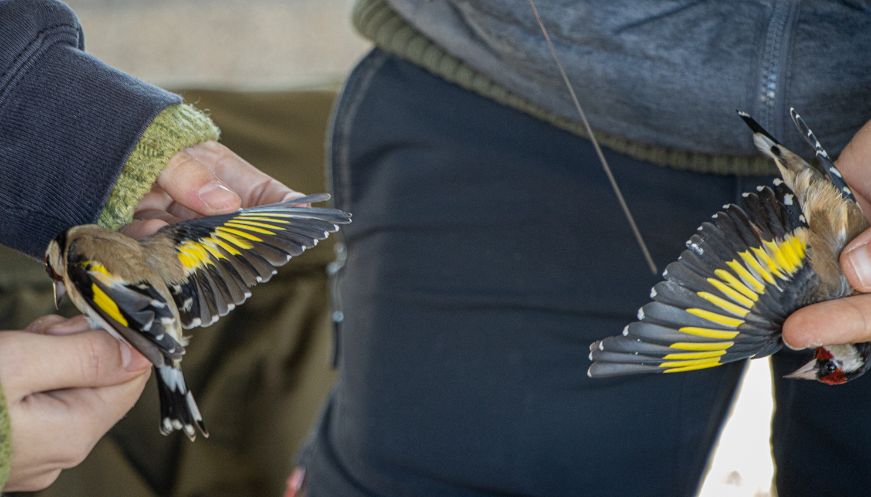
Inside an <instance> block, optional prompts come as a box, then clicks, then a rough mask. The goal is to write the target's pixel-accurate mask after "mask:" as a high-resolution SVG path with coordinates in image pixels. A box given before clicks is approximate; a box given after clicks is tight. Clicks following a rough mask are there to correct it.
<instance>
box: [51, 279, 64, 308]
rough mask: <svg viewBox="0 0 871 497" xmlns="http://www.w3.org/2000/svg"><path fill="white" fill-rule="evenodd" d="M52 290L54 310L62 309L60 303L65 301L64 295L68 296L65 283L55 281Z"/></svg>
mask: <svg viewBox="0 0 871 497" xmlns="http://www.w3.org/2000/svg"><path fill="white" fill-rule="evenodd" d="M52 288H53V289H54V308H55V309H60V302H61V300H63V298H64V295H66V293H67V289H66V287H65V286H64V282H63V281H55V282H54V285H53V286H52Z"/></svg>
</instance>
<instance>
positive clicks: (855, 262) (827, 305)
mask: <svg viewBox="0 0 871 497" xmlns="http://www.w3.org/2000/svg"><path fill="white" fill-rule="evenodd" d="M836 165H837V166H838V169H839V170H840V171H841V173H843V175H844V178H845V179H846V181H847V183H848V184H849V185H850V188H851V189H852V190H853V194H854V195H855V196H856V200H858V202H859V205H860V206H861V207H862V212H864V213H865V217H868V218H869V219H871V174H869V168H871V121H869V122H867V123H866V124H865V126H863V127H862V129H860V130H859V132H858V133H856V135H855V136H853V139H852V140H850V143H848V144H847V146H846V147H845V148H844V150H843V151H842V152H841V155H840V157H838V160H837V161H836ZM840 263H841V270H842V271H843V272H844V274H845V275H846V277H847V280H848V281H849V282H850V285H852V286H853V288H855V289H856V290H858V291H859V292H862V294H860V295H854V296H852V297H846V298H842V299H836V300H830V301H828V302H821V303H819V304H814V305H811V306H808V307H804V308H802V309H799V310H798V311H796V312H794V313H793V314H792V315H791V316H790V317H789V319H787V320H786V323H784V326H783V340H784V342H786V343H787V345H789V346H790V347H793V348H808V347H816V346H819V345H829V344H839V343H858V342H869V341H871V294H869V292H871V229H868V230H865V231H864V232H862V233H861V234H859V236H857V237H856V238H854V239H853V240H852V241H850V243H848V244H847V246H846V247H844V250H843V251H842V252H841V258H840Z"/></svg>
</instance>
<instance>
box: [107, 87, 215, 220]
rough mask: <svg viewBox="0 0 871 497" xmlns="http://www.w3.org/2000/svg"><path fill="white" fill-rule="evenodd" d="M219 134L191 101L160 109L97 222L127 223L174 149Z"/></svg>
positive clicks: (209, 138)
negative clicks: (190, 103)
mask: <svg viewBox="0 0 871 497" xmlns="http://www.w3.org/2000/svg"><path fill="white" fill-rule="evenodd" d="M219 135H220V131H219V130H218V128H217V126H215V124H214V123H213V122H212V120H211V119H209V118H208V116H206V115H205V114H203V113H202V112H200V111H199V110H197V109H196V107H194V106H193V105H188V104H177V105H171V106H169V107H167V108H165V109H163V111H161V112H160V114H158V115H157V117H155V118H154V121H152V122H151V124H149V125H148V128H146V129H145V132H144V133H142V137H141V138H140V139H139V143H137V144H136V147H134V148H133V150H132V151H131V152H130V155H129V156H128V157H127V162H126V163H125V164H124V168H123V169H122V170H121V174H120V175H118V180H117V181H116V182H115V187H114V188H113V189H112V193H110V194H109V199H108V200H107V201H106V205H105V206H104V207H103V212H101V213H100V217H99V219H98V221H97V222H98V223H99V224H100V225H101V226H104V227H106V228H109V229H118V228H120V227H122V226H124V225H125V224H127V223H129V222H130V221H131V220H132V219H133V210H134V209H135V208H136V205H137V204H138V203H139V201H140V200H142V197H144V196H145V194H146V193H148V191H149V190H150V189H151V186H152V185H153V184H154V182H155V181H156V180H157V176H158V175H159V174H160V171H162V170H163V168H164V167H166V165H167V164H168V163H169V159H170V158H171V157H172V156H173V155H175V154H176V152H179V151H181V150H184V149H185V148H187V147H190V146H192V145H196V144H197V143H202V142H204V141H209V140H217V139H218V136H219Z"/></svg>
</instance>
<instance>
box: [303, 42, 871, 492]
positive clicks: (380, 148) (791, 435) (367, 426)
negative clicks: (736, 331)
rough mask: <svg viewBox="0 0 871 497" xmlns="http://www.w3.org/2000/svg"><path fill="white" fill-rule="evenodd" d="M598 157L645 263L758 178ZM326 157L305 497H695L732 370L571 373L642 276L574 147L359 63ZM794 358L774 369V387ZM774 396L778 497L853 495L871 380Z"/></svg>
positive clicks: (509, 117) (860, 472)
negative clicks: (322, 333) (336, 216)
mask: <svg viewBox="0 0 871 497" xmlns="http://www.w3.org/2000/svg"><path fill="white" fill-rule="evenodd" d="M735 125H736V126H740V125H741V124H740V123H739V122H737V120H736V124H735ZM607 153H608V156H609V158H610V161H611V165H612V166H613V168H614V173H615V175H616V176H617V179H618V181H619V183H620V184H621V186H622V188H623V190H624V193H625V195H626V197H627V199H628V202H629V204H630V207H631V208H632V210H633V211H634V213H635V215H636V216H637V219H638V221H639V224H640V226H641V229H642V231H643V233H644V235H645V236H646V238H647V241H648V243H649V244H650V248H651V250H652V253H653V255H654V257H655V259H656V261H657V263H658V264H659V265H660V269H662V268H664V266H665V265H666V264H667V263H668V262H669V261H671V260H673V259H674V258H676V257H677V255H678V254H679V253H680V251H681V250H682V249H683V248H684V241H685V240H686V239H687V238H688V237H689V236H690V235H691V234H692V233H693V232H694V231H695V228H696V227H697V226H698V225H699V224H700V223H701V222H702V221H704V220H705V219H707V218H708V217H709V216H710V215H711V214H712V213H714V212H715V211H716V210H717V209H718V208H720V206H721V205H722V204H724V203H727V202H731V201H735V200H736V199H737V198H738V197H739V196H740V193H741V192H743V191H746V190H751V189H752V188H753V187H754V186H755V185H756V184H758V183H760V182H767V181H768V179H765V178H740V177H727V176H714V175H703V174H696V173H692V172H685V171H677V170H672V169H668V168H662V167H657V166H654V165H651V164H647V163H643V162H639V161H637V160H634V159H632V158H629V157H626V156H623V155H620V154H617V153H613V152H607ZM330 154H331V162H332V170H331V174H332V179H331V181H332V185H333V188H334V190H335V193H336V200H337V203H338V205H339V207H341V208H343V209H348V210H350V211H352V212H353V213H354V223H353V224H352V225H350V226H349V227H347V229H345V230H344V234H345V243H346V246H347V253H348V260H347V264H346V267H345V269H344V270H343V274H342V277H341V281H340V284H339V295H340V297H341V299H340V300H341V304H342V310H343V312H344V316H345V322H344V324H343V327H342V329H341V332H340V334H339V339H338V344H337V345H338V347H339V353H338V367H339V380H338V383H337V384H336V386H335V389H334V391H333V392H332V395H331V397H330V399H329V401H328V404H327V406H326V408H325V411H324V415H323V418H322V420H321V423H320V426H319V428H318V430H317V432H316V434H315V436H314V437H313V442H312V444H311V446H310V447H309V451H308V452H307V456H306V458H305V459H306V465H307V468H308V482H309V483H308V485H309V492H310V494H309V495H312V496H314V497H322V496H331V497H332V496H396V497H398V496H402V497H405V496H440V497H446V496H501V495H506V496H507V495H511V496H520V495H524V496H526V495H530V496H532V495H535V496H549V497H557V496H573V497H574V496H582V495H588V496H595V497H606V496H633V497H638V496H663V497H677V496H691V495H694V494H695V492H696V491H697V488H698V485H699V482H700V479H701V477H702V476H703V472H704V469H705V467H706V464H707V460H708V455H709V452H710V449H711V447H712V445H713V444H714V442H715V440H716V437H717V435H718V433H719V430H720V426H721V423H722V421H723V418H724V416H725V414H726V412H727V410H728V408H729V405H730V402H731V400H732V398H733V393H734V390H735V387H736V384H737V382H738V380H739V378H740V376H741V374H742V371H743V366H744V365H743V364H731V365H726V366H723V367H719V368H715V369H711V370H705V371H699V372H694V373H687V374H679V375H667V376H662V375H660V376H646V377H630V378H621V379H615V380H591V379H589V378H587V376H586V375H585V370H586V367H587V365H588V359H587V353H588V344H589V343H590V342H591V341H593V340H595V339H597V338H601V337H603V336H607V335H612V334H616V333H619V332H620V330H621V329H622V328H623V326H624V325H626V324H627V323H628V322H630V321H632V320H633V319H634V316H635V313H636V309H637V308H638V307H640V306H641V305H642V304H644V303H645V302H646V301H647V300H648V294H649V289H650V287H651V286H652V285H653V284H654V283H655V282H656V281H658V280H659V276H655V275H652V274H651V273H650V271H649V270H648V269H647V267H646V265H645V263H644V260H643V258H642V255H641V253H640V251H639V249H638V247H637V246H636V244H635V242H634V241H633V238H632V235H631V232H630V230H629V227H628V225H627V223H626V221H625V220H624V218H623V216H622V214H621V211H620V209H619V206H618V204H617V201H616V200H615V197H614V195H613V193H612V192H611V190H610V188H609V186H608V184H607V180H606V178H605V176H604V174H603V173H602V171H601V170H600V167H599V164H598V161H597V159H596V157H595V155H594V152H593V149H592V147H591V145H590V143H589V142H588V141H586V140H584V139H581V138H578V137H576V136H574V135H572V134H569V133H566V132H563V131H560V130H558V129H557V128H554V127H552V126H550V125H548V124H546V123H543V122H541V121H538V120H536V119H534V118H531V117H529V116H527V115H525V114H523V113H520V112H517V111H514V110H512V109H509V108H507V107H504V106H501V105H499V104H497V103H494V102H492V101H490V100H488V99H486V98H482V97H480V96H478V95H475V94H474V93H471V92H469V91H466V90H463V89H461V88H459V87H457V86H455V85H452V84H450V83H447V82H445V81H443V80H441V79H439V78H437V77H434V76H432V75H431V74H429V73H427V72H426V71H424V70H422V69H420V68H418V67H417V66H415V65H412V64H409V63H406V62H403V61H401V60H399V59H397V58H395V57H393V56H391V55H388V54H385V53H383V52H380V51H377V50H376V51H374V52H373V53H371V54H370V55H369V56H368V57H367V58H366V59H365V60H363V61H362V63H361V64H360V65H359V66H358V68H357V69H356V70H355V72H354V74H353V75H352V76H351V79H350V81H349V82H348V84H347V87H346V89H345V91H344V93H343V95H342V97H341V99H340V102H339V104H338V108H337V110H336V114H335V116H334V123H333V134H332V142H331V144H330ZM807 359H808V357H807V355H802V354H797V353H791V352H786V353H781V354H778V358H777V359H776V360H775V369H776V371H777V374H778V375H782V374H783V373H785V372H788V371H790V370H791V369H795V368H797V367H798V366H799V365H801V364H802V363H803V362H804V361H806V360H807ZM775 382H776V392H777V401H778V404H777V414H776V416H775V420H774V449H775V454H776V456H777V462H778V465H779V472H778V483H779V487H780V489H781V493H780V495H783V496H785V497H795V496H802V495H814V496H818V495H830V494H831V495H866V494H867V492H866V490H867V489H868V488H871V486H869V484H871V476H869V474H871V472H869V471H868V470H867V468H868V467H869V465H868V462H869V460H871V458H869V457H868V454H869V451H871V446H869V445H867V444H866V443H865V442H866V441H867V440H868V437H867V432H868V430H867V429H864V425H865V423H864V416H865V413H866V412H868V410H867V407H869V403H871V395H868V392H869V389H871V380H869V381H857V382H855V383H852V384H849V385H846V386H842V387H837V388H829V387H825V386H822V385H818V384H814V383H810V382H797V381H785V380H780V379H779V376H778V379H777V380H775Z"/></svg>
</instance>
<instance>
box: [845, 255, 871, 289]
mask: <svg viewBox="0 0 871 497" xmlns="http://www.w3.org/2000/svg"><path fill="white" fill-rule="evenodd" d="M868 249H869V247H868V245H867V244H866V245H860V246H858V247H856V248H854V249H853V250H851V251H849V252H847V261H848V262H849V263H850V266H852V267H853V271H854V272H855V273H856V278H857V279H858V280H859V284H861V285H862V287H863V289H867V288H869V287H871V253H869V250H868Z"/></svg>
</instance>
